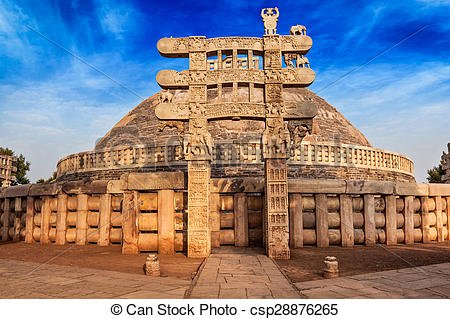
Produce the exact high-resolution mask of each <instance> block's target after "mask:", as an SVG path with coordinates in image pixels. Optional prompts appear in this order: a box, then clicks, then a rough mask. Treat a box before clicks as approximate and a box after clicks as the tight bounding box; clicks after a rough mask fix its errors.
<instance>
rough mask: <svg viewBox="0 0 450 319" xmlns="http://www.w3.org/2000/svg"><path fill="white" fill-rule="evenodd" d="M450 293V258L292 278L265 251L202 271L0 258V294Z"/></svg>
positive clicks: (212, 262)
mask: <svg viewBox="0 0 450 319" xmlns="http://www.w3.org/2000/svg"><path fill="white" fill-rule="evenodd" d="M186 297H187V298H450V263H442V264H435V265H429V266H421V267H414V268H404V269H399V270H390V271H383V272H376V273H369V274H363V275H356V276H349V277H341V278H336V279H324V280H314V281H307V282H299V283H296V284H295V285H293V284H291V283H290V282H289V281H288V280H287V279H286V277H285V276H284V275H283V274H282V272H281V271H280V270H279V268H278V266H277V265H276V264H275V263H274V262H273V261H272V260H271V259H269V258H267V257H266V256H265V255H264V254H263V252H262V251H259V250H252V249H236V248H233V249H231V248H230V249H226V248H225V249H223V248H222V249H219V250H217V251H215V252H214V253H213V254H212V255H211V256H210V257H209V258H207V259H206V261H205V263H204V265H203V267H202V269H201V270H200V273H199V275H198V277H197V278H196V279H195V280H194V282H192V283H191V281H190V280H185V279H178V278H174V277H158V278H154V277H146V276H144V275H138V274H126V273H122V272H115V271H106V270H98V269H91V268H81V267H73V266H60V265H54V264H51V265H48V264H39V263H34V262H26V261H18V260H9V259H0V298H167V299H169V298H186Z"/></svg>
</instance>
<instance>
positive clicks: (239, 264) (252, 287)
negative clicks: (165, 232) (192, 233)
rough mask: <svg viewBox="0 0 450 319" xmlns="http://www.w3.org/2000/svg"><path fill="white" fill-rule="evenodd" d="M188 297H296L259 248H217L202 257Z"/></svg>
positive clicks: (291, 286) (293, 288) (276, 267)
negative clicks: (197, 274)
mask: <svg viewBox="0 0 450 319" xmlns="http://www.w3.org/2000/svg"><path fill="white" fill-rule="evenodd" d="M189 297H190V298H219V299H229V298H238V299H244V298H263V299H273V298H300V297H301V296H300V294H299V293H298V291H297V290H296V288H295V287H294V286H293V285H291V283H290V282H289V281H288V280H287V279H286V277H285V276H284V275H283V274H282V273H281V271H280V270H279V269H278V266H277V265H276V264H275V263H274V262H273V261H272V260H271V259H270V258H268V257H266V256H265V255H264V254H263V252H262V251H260V250H253V249H239V248H235V247H233V248H228V249H227V248H221V249H217V250H215V251H214V253H213V254H212V255H211V256H210V257H209V258H207V259H206V261H205V264H204V267H203V269H202V270H201V272H200V275H199V277H198V280H197V282H196V283H195V286H194V288H193V289H192V291H191V293H190V295H189Z"/></svg>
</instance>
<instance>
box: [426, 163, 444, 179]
mask: <svg viewBox="0 0 450 319" xmlns="http://www.w3.org/2000/svg"><path fill="white" fill-rule="evenodd" d="M427 173H428V176H427V181H428V183H443V182H444V181H443V180H442V176H444V175H445V171H444V169H443V168H442V161H441V163H440V164H439V165H438V166H434V167H433V168H431V169H429V170H428V171H427Z"/></svg>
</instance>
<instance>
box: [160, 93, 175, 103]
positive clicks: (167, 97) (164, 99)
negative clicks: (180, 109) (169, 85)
mask: <svg viewBox="0 0 450 319" xmlns="http://www.w3.org/2000/svg"><path fill="white" fill-rule="evenodd" d="M172 100H173V93H171V92H170V91H169V90H165V91H161V93H159V103H172Z"/></svg>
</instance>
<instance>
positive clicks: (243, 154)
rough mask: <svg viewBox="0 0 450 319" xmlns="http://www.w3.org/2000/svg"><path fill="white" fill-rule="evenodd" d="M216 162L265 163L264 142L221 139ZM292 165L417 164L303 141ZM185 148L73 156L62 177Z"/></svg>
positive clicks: (176, 159) (171, 156)
mask: <svg viewBox="0 0 450 319" xmlns="http://www.w3.org/2000/svg"><path fill="white" fill-rule="evenodd" d="M212 157H213V163H214V164H219V165H230V164H262V163H263V158H262V145H261V142H260V141H259V140H255V141H249V142H246V143H240V142H235V141H220V143H215V145H214V148H213V154H212ZM289 162H290V164H292V165H306V166H313V165H314V166H316V165H327V166H335V167H355V168H368V169H374V170H386V171H393V172H399V173H403V174H407V175H410V176H413V173H414V163H413V161H412V160H410V159H409V158H407V157H405V156H403V155H401V154H397V153H393V152H387V151H384V150H381V149H377V148H371V147H364V146H355V145H348V144H333V143H310V142H303V143H302V144H301V146H300V147H299V148H297V149H295V150H293V151H291V157H290V161H289ZM182 164H183V149H182V147H181V146H180V145H179V144H172V145H160V146H135V147H127V148H115V149H107V150H101V151H90V152H83V153H78V154H73V155H69V156H67V157H65V158H63V159H61V160H60V161H59V162H58V165H57V172H58V177H60V176H62V175H65V174H71V173H77V172H89V171H96V170H105V169H123V168H133V167H144V166H151V165H154V166H167V165H182Z"/></svg>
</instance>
